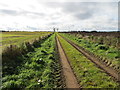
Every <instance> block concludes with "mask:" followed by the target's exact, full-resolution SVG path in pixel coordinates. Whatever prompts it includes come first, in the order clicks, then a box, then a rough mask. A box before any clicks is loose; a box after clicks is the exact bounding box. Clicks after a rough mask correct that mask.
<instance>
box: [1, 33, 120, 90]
mask: <svg viewBox="0 0 120 90" xmlns="http://www.w3.org/2000/svg"><path fill="white" fill-rule="evenodd" d="M2 37H3V38H2V41H1V42H2V45H3V50H2V52H1V54H2V86H1V88H2V89H3V90H6V89H8V90H9V89H33V88H35V89H40V88H119V87H120V83H119V72H120V67H119V63H120V61H119V56H118V53H119V51H118V49H119V45H117V44H118V42H117V38H116V37H111V39H110V40H112V39H114V40H113V41H114V42H113V41H111V42H113V43H116V44H109V45H108V42H107V43H105V42H106V41H105V38H106V36H104V37H102V39H101V36H100V35H94V34H92V35H90V36H89V35H86V34H84V35H83V33H82V34H81V33H75V32H74V33H70V32H69V33H57V32H55V33H52V32H3V34H2ZM108 37H109V35H108ZM108 37H107V38H106V39H108ZM94 38H95V39H94ZM99 39H100V40H99ZM77 47H78V48H77ZM96 62H97V63H96Z"/></svg>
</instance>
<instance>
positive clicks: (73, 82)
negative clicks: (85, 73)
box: [56, 38, 80, 88]
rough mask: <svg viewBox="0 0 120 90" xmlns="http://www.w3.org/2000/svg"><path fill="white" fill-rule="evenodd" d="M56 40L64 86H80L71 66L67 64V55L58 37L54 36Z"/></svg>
mask: <svg viewBox="0 0 120 90" xmlns="http://www.w3.org/2000/svg"><path fill="white" fill-rule="evenodd" d="M56 41H57V46H58V52H59V56H60V62H61V65H62V70H63V74H64V76H65V84H66V88H80V86H79V84H78V82H77V79H76V77H75V75H74V73H73V71H72V68H71V66H70V64H69V61H68V59H67V56H66V55H65V52H64V49H63V48H62V45H61V43H60V41H59V40H58V38H56Z"/></svg>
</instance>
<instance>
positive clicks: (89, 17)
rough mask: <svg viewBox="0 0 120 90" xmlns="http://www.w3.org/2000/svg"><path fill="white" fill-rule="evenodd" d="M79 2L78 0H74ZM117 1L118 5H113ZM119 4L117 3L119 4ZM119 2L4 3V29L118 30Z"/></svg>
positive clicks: (0, 7) (0, 23)
mask: <svg viewBox="0 0 120 90" xmlns="http://www.w3.org/2000/svg"><path fill="white" fill-rule="evenodd" d="M74 1H75V0H74ZM113 1H114V2H113ZM115 1H116V2H115ZM117 23H118V3H117V0H110V1H109V2H108V0H106V2H87V1H86V2H82V1H81V2H73V1H71V2H70V1H69V2H67V1H64V0H62V1H61V2H55V1H51V2H41V0H0V30H33V31H35V30H52V28H53V27H57V28H59V29H60V30H99V31H100V30H108V31H110V30H118V24H117Z"/></svg>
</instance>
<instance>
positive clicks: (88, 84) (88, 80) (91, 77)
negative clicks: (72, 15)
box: [59, 36, 119, 88]
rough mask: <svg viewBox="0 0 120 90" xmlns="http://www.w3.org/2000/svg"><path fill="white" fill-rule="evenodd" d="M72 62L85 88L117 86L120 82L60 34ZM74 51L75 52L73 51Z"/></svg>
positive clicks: (80, 82)
mask: <svg viewBox="0 0 120 90" xmlns="http://www.w3.org/2000/svg"><path fill="white" fill-rule="evenodd" d="M59 40H60V42H61V44H62V46H63V48H64V50H65V53H66V55H67V56H68V59H69V61H70V64H71V66H72V68H73V70H74V73H75V74H76V76H77V79H78V81H79V84H80V85H81V86H82V87H83V88H116V87H118V86H119V84H118V83H117V82H115V81H113V79H112V78H111V77H110V76H108V75H107V74H106V73H105V72H104V71H103V70H101V69H99V68H97V67H96V65H95V64H94V63H92V62H91V61H90V60H88V59H87V58H86V57H84V56H83V55H82V54H81V53H80V52H78V51H77V50H76V49H75V48H74V47H72V46H71V45H70V44H69V43H68V42H66V41H65V40H64V39H63V38H61V37H60V36H59ZM73 52H74V53H73Z"/></svg>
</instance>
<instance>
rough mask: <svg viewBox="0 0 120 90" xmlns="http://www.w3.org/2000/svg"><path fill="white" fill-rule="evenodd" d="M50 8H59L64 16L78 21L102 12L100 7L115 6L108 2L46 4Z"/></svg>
mask: <svg viewBox="0 0 120 90" xmlns="http://www.w3.org/2000/svg"><path fill="white" fill-rule="evenodd" d="M45 4H46V5H47V6H49V7H51V8H61V9H62V11H63V12H64V13H65V14H70V15H72V16H73V17H74V18H76V19H78V20H86V19H89V18H92V17H94V15H99V13H101V12H104V9H101V7H103V8H104V7H107V6H116V3H108V2H101V3H100V2H64V3H61V2H49V3H48V2H47V3H45Z"/></svg>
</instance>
